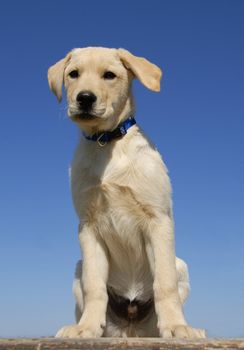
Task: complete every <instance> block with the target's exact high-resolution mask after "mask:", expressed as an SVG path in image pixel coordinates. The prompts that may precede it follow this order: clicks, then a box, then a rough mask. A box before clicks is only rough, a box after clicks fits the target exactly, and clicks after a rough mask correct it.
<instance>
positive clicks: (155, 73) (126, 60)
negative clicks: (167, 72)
mask: <svg viewBox="0 0 244 350" xmlns="http://www.w3.org/2000/svg"><path fill="white" fill-rule="evenodd" d="M118 54H119V57H120V59H121V61H122V63H123V64H124V66H125V67H126V68H127V69H130V70H131V71H132V73H133V74H134V76H135V77H136V78H138V79H139V80H140V82H141V83H142V84H143V85H145V86H146V87H147V88H148V89H150V90H152V91H160V79H161V76H162V71H161V69H160V68H159V67H158V66H156V65H155V64H153V63H151V62H149V61H148V60H146V59H145V58H143V57H137V56H134V55H132V54H131V53H130V52H129V51H127V50H124V49H118Z"/></svg>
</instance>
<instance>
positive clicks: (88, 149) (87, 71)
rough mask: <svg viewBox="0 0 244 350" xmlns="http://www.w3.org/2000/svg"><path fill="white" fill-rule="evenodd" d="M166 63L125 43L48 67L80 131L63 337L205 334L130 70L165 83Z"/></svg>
mask: <svg viewBox="0 0 244 350" xmlns="http://www.w3.org/2000/svg"><path fill="white" fill-rule="evenodd" d="M161 75H162V73H161V70H160V69H159V68H158V67H157V66H156V65H154V64H152V63H150V62H149V61H148V60H146V59H144V58H141V57H136V56H134V55H132V54H131V53H130V52H128V51H126V50H124V49H118V50H117V49H108V48H101V47H88V48H81V49H74V50H73V51H71V52H70V53H68V54H67V56H66V57H65V58H63V59H62V60H60V61H58V62H57V63H56V64H54V65H53V66H52V67H50V68H49V70H48V81H49V86H50V88H51V90H52V91H53V92H54V93H55V95H56V96H57V98H58V100H59V101H60V100H61V99H62V84H63V83H64V86H65V90H66V92H67V100H68V115H69V117H70V119H71V120H73V121H74V122H75V123H77V125H78V126H79V128H80V129H81V131H82V134H81V137H80V143H79V145H78V147H77V150H76V152H75V156H74V160H73V163H72V167H71V187H72V196H73V202H74V206H75V209H76V212H77V214H78V217H79V220H80V225H79V241H80V245H81V250H82V253H83V262H81V261H79V262H78V264H77V268H76V274H75V281H74V288H73V289H74V294H75V297H76V321H77V324H76V325H71V326H66V327H63V328H62V329H61V330H60V331H59V332H58V333H57V336H58V337H68V338H73V337H81V338H86V337H101V336H107V337H126V336H140V337H154V336H160V337H163V338H172V337H176V338H203V337H205V333H204V331H203V330H199V329H195V328H192V327H190V326H188V325H187V323H186V320H185V317H184V315H183V311H182V305H183V303H184V301H185V299H186V298H187V295H188V291H189V279H188V271H187V265H186V264H185V263H184V262H183V261H182V260H180V259H178V258H176V257H175V247H174V246H175V245H174V223H173V214H172V203H171V185H170V180H169V177H168V174H167V169H166V166H165V164H164V162H163V160H162V159H161V157H160V155H159V153H158V152H157V150H156V149H155V147H154V146H153V145H152V144H151V143H150V142H149V141H148V139H147V138H146V136H145V134H144V133H143V132H142V131H141V129H140V128H139V126H138V125H137V124H136V121H135V119H134V117H135V111H134V102H133V97H132V91H131V90H132V80H133V79H134V78H138V79H139V80H140V82H141V83H142V84H143V85H144V86H145V87H147V88H148V89H150V90H152V91H159V90H160V78H161Z"/></svg>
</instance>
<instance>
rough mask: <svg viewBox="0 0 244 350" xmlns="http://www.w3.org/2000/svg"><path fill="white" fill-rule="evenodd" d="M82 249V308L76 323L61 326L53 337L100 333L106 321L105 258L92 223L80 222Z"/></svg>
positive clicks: (106, 260)
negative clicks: (81, 225) (81, 224)
mask: <svg viewBox="0 0 244 350" xmlns="http://www.w3.org/2000/svg"><path fill="white" fill-rule="evenodd" d="M79 239H80V244H81V249H82V252H83V270H82V290H83V297H84V309H83V313H82V317H81V319H80V321H79V323H78V324H77V325H72V326H66V327H63V328H62V329H61V330H60V331H59V332H58V333H57V337H68V338H75V337H82V338H96V337H101V336H102V334H103V331H104V327H105V322H106V309H107V301H108V296H107V288H106V282H107V278H108V259H107V255H106V252H105V249H104V247H103V246H102V244H101V242H100V241H99V240H98V239H97V238H96V234H95V232H94V230H93V229H92V227H89V226H87V225H85V226H83V228H82V229H81V230H80V233H79Z"/></svg>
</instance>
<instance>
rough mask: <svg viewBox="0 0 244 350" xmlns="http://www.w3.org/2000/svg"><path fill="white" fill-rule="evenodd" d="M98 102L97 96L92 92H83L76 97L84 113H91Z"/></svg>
mask: <svg viewBox="0 0 244 350" xmlns="http://www.w3.org/2000/svg"><path fill="white" fill-rule="evenodd" d="M96 100H97V97H96V95H94V94H93V93H92V92H91V91H81V92H79V93H78V95H77V96H76V101H77V102H78V103H79V106H80V108H81V109H82V110H84V111H89V110H90V109H91V108H92V105H93V103H94V102H96Z"/></svg>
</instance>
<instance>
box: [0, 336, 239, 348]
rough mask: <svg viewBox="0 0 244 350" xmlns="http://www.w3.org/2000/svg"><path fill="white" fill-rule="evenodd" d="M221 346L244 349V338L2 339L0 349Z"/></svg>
mask: <svg viewBox="0 0 244 350" xmlns="http://www.w3.org/2000/svg"><path fill="white" fill-rule="evenodd" d="M127 349H130V350H143V349H145V350H193V349H196V350H218V349H228V350H236V349H244V339H203V340H183V339H182V340H179V339H174V340H164V339H160V338H100V339H79V340H77V339H55V338H35V339H31V338H13V339H0V350H127Z"/></svg>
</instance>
